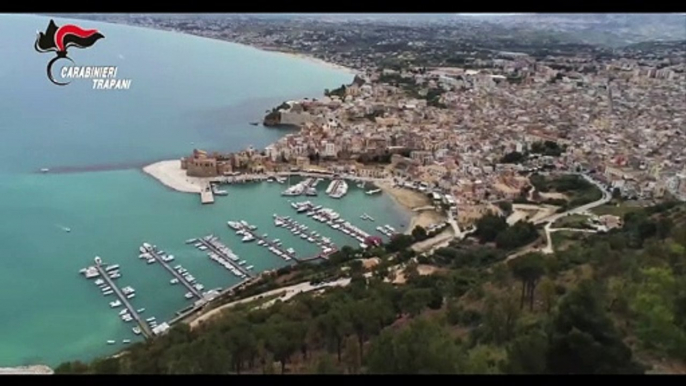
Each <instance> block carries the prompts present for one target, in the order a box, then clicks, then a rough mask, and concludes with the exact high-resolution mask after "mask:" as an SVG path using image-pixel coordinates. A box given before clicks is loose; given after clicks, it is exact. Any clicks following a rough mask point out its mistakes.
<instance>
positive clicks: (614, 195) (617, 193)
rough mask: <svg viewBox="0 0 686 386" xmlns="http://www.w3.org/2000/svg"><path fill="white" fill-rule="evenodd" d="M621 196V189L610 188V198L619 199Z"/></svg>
mask: <svg viewBox="0 0 686 386" xmlns="http://www.w3.org/2000/svg"><path fill="white" fill-rule="evenodd" d="M621 198H622V191H621V190H620V189H619V188H613V189H612V199H613V200H619V199H621Z"/></svg>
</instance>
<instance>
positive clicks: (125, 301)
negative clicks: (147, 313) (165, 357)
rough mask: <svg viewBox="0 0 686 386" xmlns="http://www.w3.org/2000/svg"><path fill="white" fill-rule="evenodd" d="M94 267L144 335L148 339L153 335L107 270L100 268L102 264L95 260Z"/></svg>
mask: <svg viewBox="0 0 686 386" xmlns="http://www.w3.org/2000/svg"><path fill="white" fill-rule="evenodd" d="M95 268H96V269H97V270H98V272H99V273H100V276H101V277H102V278H103V279H105V281H106V282H107V285H108V286H110V287H112V289H113V290H114V293H115V294H116V295H117V297H118V298H119V301H120V302H122V304H123V305H124V307H126V309H127V310H129V313H130V314H131V316H132V317H133V319H134V320H135V321H136V323H138V326H139V327H140V328H141V331H142V332H143V334H144V335H145V337H146V338H148V339H149V338H152V337H153V336H155V334H154V333H153V332H152V330H151V329H150V327H149V326H148V324H147V323H145V321H144V320H143V319H141V316H140V315H138V312H137V311H136V309H135V308H133V306H132V305H131V303H129V300H128V299H127V298H126V296H124V293H122V292H121V290H120V289H119V287H118V286H117V285H116V284H115V283H114V280H112V278H110V276H109V275H108V274H107V272H105V270H104V269H103V268H102V265H101V264H100V263H98V262H96V264H95Z"/></svg>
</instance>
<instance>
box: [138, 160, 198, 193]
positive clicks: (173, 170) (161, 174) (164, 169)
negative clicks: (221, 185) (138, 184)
mask: <svg viewBox="0 0 686 386" xmlns="http://www.w3.org/2000/svg"><path fill="white" fill-rule="evenodd" d="M143 172H145V173H146V174H148V175H150V176H152V177H153V178H155V179H156V180H158V181H160V182H161V183H162V184H164V185H165V186H167V187H169V188H171V189H174V190H176V191H178V192H184V193H200V192H201V191H202V189H203V188H204V187H205V186H207V184H208V183H209V181H210V180H211V179H209V178H198V177H188V176H186V171H185V170H183V169H181V161H180V160H170V161H160V162H156V163H154V164H151V165H148V166H146V167H144V168H143Z"/></svg>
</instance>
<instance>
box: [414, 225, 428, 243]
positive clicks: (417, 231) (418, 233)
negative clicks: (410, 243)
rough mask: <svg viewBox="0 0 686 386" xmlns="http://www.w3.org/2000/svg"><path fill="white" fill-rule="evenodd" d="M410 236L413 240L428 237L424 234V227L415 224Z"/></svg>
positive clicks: (421, 239)
mask: <svg viewBox="0 0 686 386" xmlns="http://www.w3.org/2000/svg"><path fill="white" fill-rule="evenodd" d="M412 237H413V238H414V241H423V240H426V238H427V237H428V236H427V234H426V229H424V227H423V226H421V225H417V226H416V227H414V229H413V230H412Z"/></svg>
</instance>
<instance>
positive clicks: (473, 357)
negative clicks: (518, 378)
mask: <svg viewBox="0 0 686 386" xmlns="http://www.w3.org/2000/svg"><path fill="white" fill-rule="evenodd" d="M505 357H506V355H505V353H504V352H503V350H501V349H498V348H495V347H493V346H485V345H477V346H476V347H474V348H473V349H471V350H469V353H468V357H467V364H466V366H465V367H466V371H465V373H467V374H499V373H500V368H501V367H502V362H503V361H504V359H505Z"/></svg>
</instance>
